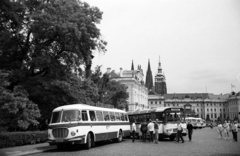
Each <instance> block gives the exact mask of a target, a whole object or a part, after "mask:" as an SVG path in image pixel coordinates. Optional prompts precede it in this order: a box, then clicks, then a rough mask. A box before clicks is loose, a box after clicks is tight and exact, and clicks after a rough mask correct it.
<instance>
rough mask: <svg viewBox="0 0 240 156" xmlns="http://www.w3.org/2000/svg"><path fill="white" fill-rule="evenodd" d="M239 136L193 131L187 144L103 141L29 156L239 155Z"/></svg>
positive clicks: (167, 141)
mask: <svg viewBox="0 0 240 156" xmlns="http://www.w3.org/2000/svg"><path fill="white" fill-rule="evenodd" d="M239 135H240V133H238V140H239V141H238V142H234V141H233V140H232V134H230V139H219V138H218V136H217V131H216V128H213V129H210V128H204V129H197V130H194V132H193V139H192V141H191V142H189V141H188V138H187V137H184V139H185V143H175V142H173V141H169V140H167V139H165V140H162V141H160V142H159V144H154V143H149V142H141V141H139V140H136V141H135V143H132V141H131V139H125V140H124V141H123V142H121V143H112V142H104V143H98V144H97V145H96V147H94V148H92V149H90V150H85V149H81V148H79V147H71V148H67V149H66V150H64V151H58V150H57V149H51V150H47V151H44V152H42V153H37V154H31V155H34V156H55V155H57V156H95V155H96V156H155V155H161V156H174V155H179V156H193V155H196V156H198V155H199V156H200V155H201V156H202V155H203V156H208V155H211V156H227V155H232V156H237V155H239V156H240V136H239Z"/></svg>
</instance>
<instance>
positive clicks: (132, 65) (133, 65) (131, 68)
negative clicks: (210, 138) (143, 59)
mask: <svg viewBox="0 0 240 156" xmlns="http://www.w3.org/2000/svg"><path fill="white" fill-rule="evenodd" d="M131 70H134V65H133V60H132V68H131Z"/></svg>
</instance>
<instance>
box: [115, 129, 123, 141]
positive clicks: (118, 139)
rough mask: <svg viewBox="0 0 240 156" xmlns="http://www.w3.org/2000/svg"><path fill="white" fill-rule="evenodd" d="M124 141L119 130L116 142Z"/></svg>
mask: <svg viewBox="0 0 240 156" xmlns="http://www.w3.org/2000/svg"><path fill="white" fill-rule="evenodd" d="M122 140H123V133H122V131H121V130H119V133H118V138H117V139H116V142H121V141H122Z"/></svg>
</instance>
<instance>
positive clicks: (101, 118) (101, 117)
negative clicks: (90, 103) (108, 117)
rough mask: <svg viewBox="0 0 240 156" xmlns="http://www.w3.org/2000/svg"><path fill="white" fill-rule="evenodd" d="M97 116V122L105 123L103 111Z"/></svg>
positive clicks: (98, 112) (97, 112)
mask: <svg viewBox="0 0 240 156" xmlns="http://www.w3.org/2000/svg"><path fill="white" fill-rule="evenodd" d="M96 114H97V120H98V121H103V113H102V111H96Z"/></svg>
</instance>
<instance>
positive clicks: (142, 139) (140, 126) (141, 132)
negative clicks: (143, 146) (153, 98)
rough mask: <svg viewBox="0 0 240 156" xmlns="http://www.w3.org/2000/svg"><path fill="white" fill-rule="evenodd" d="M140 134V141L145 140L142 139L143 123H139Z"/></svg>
mask: <svg viewBox="0 0 240 156" xmlns="http://www.w3.org/2000/svg"><path fill="white" fill-rule="evenodd" d="M138 136H139V140H140V141H143V139H142V131H141V124H139V133H138Z"/></svg>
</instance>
